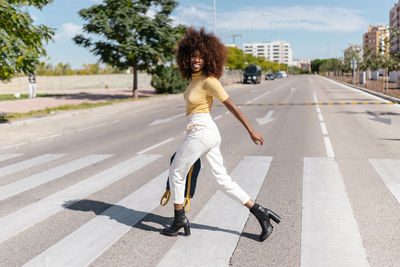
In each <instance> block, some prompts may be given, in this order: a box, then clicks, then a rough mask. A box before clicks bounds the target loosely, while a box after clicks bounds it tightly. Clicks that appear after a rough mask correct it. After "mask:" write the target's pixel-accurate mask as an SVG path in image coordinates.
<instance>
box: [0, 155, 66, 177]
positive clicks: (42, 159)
mask: <svg viewBox="0 0 400 267" xmlns="http://www.w3.org/2000/svg"><path fill="white" fill-rule="evenodd" d="M62 156H64V155H62V154H45V155H42V156H38V157H36V158H33V159H28V160H25V161H22V162H18V163H15V164H11V165H8V166H5V167H2V168H0V177H3V176H6V175H9V174H11V173H15V172H19V171H22V170H26V169H29V168H31V167H33V166H36V165H40V164H43V163H46V162H49V161H52V160H55V159H58V158H60V157H62Z"/></svg>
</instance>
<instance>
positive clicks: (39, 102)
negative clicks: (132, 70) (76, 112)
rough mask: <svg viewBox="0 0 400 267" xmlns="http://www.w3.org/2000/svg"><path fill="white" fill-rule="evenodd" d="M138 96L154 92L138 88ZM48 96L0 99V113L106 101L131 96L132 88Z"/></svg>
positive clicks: (68, 92)
mask: <svg viewBox="0 0 400 267" xmlns="http://www.w3.org/2000/svg"><path fill="white" fill-rule="evenodd" d="M136 92H137V94H138V96H139V97H150V96H153V95H154V94H155V90H154V89H153V88H140V89H138V90H137V91H136ZM39 93H41V92H39ZM50 95H54V96H49V97H36V98H31V99H16V100H6V101H0V115H1V114H12V113H27V112H30V111H34V110H44V109H46V108H53V107H59V106H63V105H79V104H82V103H96V102H106V101H110V100H117V99H127V98H130V97H132V90H129V89H127V90H108V89H103V90H85V91H60V92H51V93H50Z"/></svg>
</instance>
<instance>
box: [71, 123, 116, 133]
mask: <svg viewBox="0 0 400 267" xmlns="http://www.w3.org/2000/svg"><path fill="white" fill-rule="evenodd" d="M109 124H110V123H100V124H97V125H94V126H90V127H85V128H81V129H79V130H77V132H82V131H86V130H90V129H94V128H99V127H103V126H106V125H109Z"/></svg>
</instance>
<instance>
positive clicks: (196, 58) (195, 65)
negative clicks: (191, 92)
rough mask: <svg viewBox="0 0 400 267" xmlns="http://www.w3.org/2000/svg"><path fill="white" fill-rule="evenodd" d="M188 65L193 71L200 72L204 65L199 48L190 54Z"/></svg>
mask: <svg viewBox="0 0 400 267" xmlns="http://www.w3.org/2000/svg"><path fill="white" fill-rule="evenodd" d="M190 67H191V68H192V71H193V73H196V72H200V71H202V70H203V67H204V59H203V58H202V56H201V54H200V51H199V50H194V51H193V53H192V55H191V56H190Z"/></svg>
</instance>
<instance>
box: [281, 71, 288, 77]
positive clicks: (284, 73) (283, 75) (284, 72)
mask: <svg viewBox="0 0 400 267" xmlns="http://www.w3.org/2000/svg"><path fill="white" fill-rule="evenodd" d="M279 73H280V74H282V77H283V78H286V77H287V73H286V71H284V70H281V71H280V72H279Z"/></svg>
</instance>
